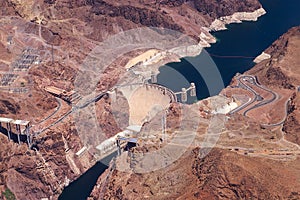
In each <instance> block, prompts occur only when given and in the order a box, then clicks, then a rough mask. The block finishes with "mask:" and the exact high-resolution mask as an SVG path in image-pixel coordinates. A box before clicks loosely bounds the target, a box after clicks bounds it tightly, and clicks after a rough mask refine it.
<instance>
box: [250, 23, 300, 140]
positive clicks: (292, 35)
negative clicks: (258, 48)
mask: <svg viewBox="0 0 300 200" xmlns="http://www.w3.org/2000/svg"><path fill="white" fill-rule="evenodd" d="M299 46H300V27H294V28H291V29H290V30H289V31H288V32H287V33H286V34H284V35H282V36H281V37H280V38H279V39H278V40H277V41H275V42H274V43H273V44H272V45H271V46H270V47H269V48H268V49H267V50H266V51H265V52H266V53H269V54H270V55H271V58H270V59H268V60H265V61H263V62H262V63H259V64H258V65H256V66H255V67H254V68H253V69H251V70H250V71H249V73H250V74H255V75H256V76H257V77H258V78H259V80H260V81H261V82H262V84H264V85H267V86H269V87H270V88H279V89H286V90H289V91H291V92H293V95H292V96H291V97H290V99H291V101H290V103H289V106H288V116H287V119H286V121H285V123H284V127H283V131H284V132H285V133H286V139H288V140H289V141H291V142H295V143H297V144H300V140H299V138H300V137H299V130H300V129H299V124H300V110H299V108H300V106H299V105H300V103H299V102H300V98H299V91H298V87H299V85H300V76H299V74H300V73H299V72H300V71H299V65H300V59H299V56H298V55H297V53H296V52H298V51H299V50H300V48H299Z"/></svg>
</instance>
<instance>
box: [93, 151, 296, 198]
mask: <svg viewBox="0 0 300 200" xmlns="http://www.w3.org/2000/svg"><path fill="white" fill-rule="evenodd" d="M198 156H199V149H194V150H188V151H187V152H186V153H185V154H184V155H183V156H182V157H181V158H180V160H178V161H176V162H175V163H173V164H172V165H170V166H168V167H166V168H164V169H161V170H158V171H154V172H151V173H147V174H134V173H129V172H121V171H117V170H116V171H114V172H113V174H112V175H111V178H110V180H109V183H108V185H107V186H106V188H108V189H107V190H105V191H106V192H105V194H104V195H103V197H104V198H107V199H132V198H134V199H145V198H147V199H158V198H159V199H277V198H282V199H292V198H296V199H297V198H299V197H300V191H299V189H298V188H297V187H289V185H288V184H294V185H299V182H297V181H296V180H295V181H293V180H289V179H287V178H284V176H283V175H282V173H283V174H284V175H285V176H286V177H291V176H293V174H295V173H297V171H298V169H294V168H293V167H294V166H297V165H298V164H299V160H295V161H293V162H290V163H289V165H286V163H284V162H278V161H272V160H267V159H263V158H255V157H245V156H243V155H239V154H236V153H234V152H230V151H228V150H222V149H214V150H212V151H211V152H210V153H209V154H208V155H207V156H206V157H204V158H199V157H198ZM274 165H276V168H274ZM297 176H298V175H297ZM270 180H272V181H270ZM274 182H276V184H273V183H274ZM93 195H94V196H93V198H95V199H97V197H98V196H97V193H96V192H94V193H93ZM98 195H99V193H98Z"/></svg>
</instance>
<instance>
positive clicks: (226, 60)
mask: <svg viewBox="0 0 300 200" xmlns="http://www.w3.org/2000/svg"><path fill="white" fill-rule="evenodd" d="M260 2H261V4H262V5H263V8H264V9H265V10H266V11H267V14H266V15H264V16H262V17H260V18H259V20H258V21H256V22H243V23H241V24H230V25H227V27H228V30H224V31H218V32H215V33H213V35H214V36H215V37H216V38H217V40H218V42H217V43H215V44H212V46H211V47H210V48H206V51H207V52H204V51H203V53H202V54H201V55H199V56H196V57H194V58H188V60H189V61H190V60H197V61H196V62H197V65H196V66H195V65H194V66H192V65H190V64H189V62H188V61H187V59H185V58H183V59H181V60H182V62H179V63H169V64H167V65H165V66H163V67H161V68H160V74H159V75H158V83H159V84H161V85H164V86H167V87H169V88H170V89H172V90H174V91H180V90H181V88H182V87H188V84H189V82H195V83H196V87H197V97H198V100H200V99H203V98H206V97H209V96H213V95H216V94H218V93H219V92H220V91H221V90H222V87H220V86H219V88H215V89H214V91H213V92H210V93H209V92H208V86H206V84H205V81H204V80H203V78H202V77H201V75H200V74H199V73H197V71H202V69H203V68H206V69H209V68H211V67H213V66H214V64H213V63H212V62H211V61H210V60H209V59H208V54H213V55H217V56H218V57H216V56H211V58H212V60H213V61H214V63H215V64H216V66H217V67H218V69H219V71H220V74H221V75H222V79H223V82H224V86H227V85H228V84H229V83H230V81H231V79H232V77H233V76H234V75H235V74H236V73H238V72H239V73H243V72H245V71H247V70H249V69H250V68H251V67H253V66H254V63H253V62H252V60H253V57H256V56H258V55H259V54H261V52H262V51H264V50H265V49H266V48H267V47H269V46H270V45H271V44H272V43H273V42H274V41H275V40H276V39H277V38H279V37H280V36H281V35H282V34H283V33H285V32H287V30H288V29H290V28H291V27H293V26H297V25H300V12H299V10H300V1H299V0H260ZM223 56H225V57H223ZM226 56H238V57H237V58H230V57H226ZM240 56H241V57H240ZM210 78H211V79H214V78H218V77H210Z"/></svg>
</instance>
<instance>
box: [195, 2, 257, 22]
mask: <svg viewBox="0 0 300 200" xmlns="http://www.w3.org/2000/svg"><path fill="white" fill-rule="evenodd" d="M194 4H195V7H196V9H197V10H198V11H199V12H201V13H203V14H205V15H209V16H210V17H211V18H219V17H223V16H229V15H232V14H233V13H235V12H253V11H255V10H257V9H259V8H260V7H261V5H260V3H259V2H258V1H252V0H246V1H238V2H236V1H234V0H194Z"/></svg>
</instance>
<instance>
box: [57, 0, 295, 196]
mask: <svg viewBox="0 0 300 200" xmlns="http://www.w3.org/2000/svg"><path fill="white" fill-rule="evenodd" d="M260 2H261V3H262V5H263V7H264V9H265V10H266V11H267V14H266V15H264V16H262V17H261V18H259V20H258V21H257V22H243V23H242V24H231V25H228V26H227V27H228V30H225V31H219V32H215V33H213V35H214V36H215V37H216V38H217V40H218V42H217V43H216V44H213V45H212V46H211V47H210V48H206V51H203V52H202V53H201V54H200V55H199V56H196V57H191V58H183V59H181V60H182V62H180V63H169V64H167V65H165V66H162V67H161V68H160V74H159V75H158V83H159V84H161V85H165V86H167V87H169V88H170V89H172V90H173V91H180V90H181V88H182V87H186V88H187V87H189V83H190V82H194V83H196V86H197V98H194V99H189V101H190V102H194V101H197V100H200V99H204V98H206V97H209V96H213V95H216V94H218V93H219V92H220V91H221V90H222V89H223V87H224V86H226V85H228V84H229V83H230V81H231V79H232V77H233V76H234V75H235V74H236V73H238V72H239V73H243V72H245V71H247V70H249V69H251V67H253V66H254V63H253V62H252V60H253V57H256V56H258V55H259V54H260V53H261V52H262V51H264V50H265V49H266V48H267V47H269V46H270V45H271V44H272V43H273V42H274V41H275V40H276V39H277V38H279V37H280V36H281V35H282V34H283V33H285V32H286V31H287V30H288V29H290V28H291V27H293V26H297V25H300V12H299V10H300V1H299V0H260ZM209 55H217V56H218V57H216V56H211V58H210V56H209ZM220 56H243V58H241V57H239V58H228V57H220ZM246 57H249V58H246ZM193 59H194V60H195V61H196V62H197V65H196V66H195V65H194V66H192V65H191V64H189V62H190V61H191V60H193ZM214 66H217V68H218V70H219V72H220V74H221V77H222V81H223V82H222V84H216V85H213V86H212V87H211V86H210V85H207V84H206V83H207V81H204V80H205V77H202V75H201V73H198V71H202V70H203V69H205V70H209V69H210V67H214ZM209 78H211V79H212V80H213V79H214V78H215V79H219V77H209ZM212 82H213V81H212ZM211 88H212V89H211ZM112 157H113V156H110V157H109V158H106V160H105V161H104V163H105V162H106V163H107V162H108V161H109V160H110V159H111V158H112ZM106 168H107V165H105V164H103V162H98V163H96V165H95V166H93V167H92V168H90V169H89V170H88V171H87V172H86V173H85V174H83V175H82V176H81V177H79V178H78V179H77V180H75V181H74V182H72V183H71V184H70V185H69V186H68V187H66V188H65V189H64V191H63V193H62V194H61V195H60V197H59V199H60V200H84V199H86V198H87V197H88V196H89V194H90V193H91V191H92V189H93V187H94V185H95V184H96V181H97V179H98V177H99V176H100V175H101V174H102V173H103V172H104V171H105V169H106Z"/></svg>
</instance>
